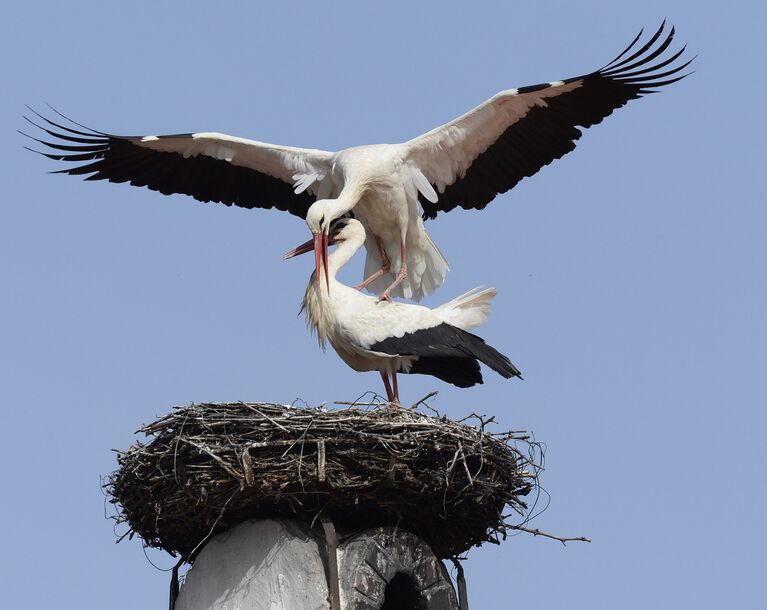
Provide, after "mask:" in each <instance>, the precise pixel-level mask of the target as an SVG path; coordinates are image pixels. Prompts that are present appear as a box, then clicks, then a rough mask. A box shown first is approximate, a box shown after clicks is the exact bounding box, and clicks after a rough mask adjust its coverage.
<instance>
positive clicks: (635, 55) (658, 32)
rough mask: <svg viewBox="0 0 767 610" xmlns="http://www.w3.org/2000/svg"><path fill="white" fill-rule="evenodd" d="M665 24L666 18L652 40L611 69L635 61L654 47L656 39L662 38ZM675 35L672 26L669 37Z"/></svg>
mask: <svg viewBox="0 0 767 610" xmlns="http://www.w3.org/2000/svg"><path fill="white" fill-rule="evenodd" d="M665 25H666V21H665V19H664V21H663V23H661V24H660V27H659V28H658V31H657V32H655V34H653V36H652V38H650V40H648V41H647V42H646V43H645V44H644V45H643V46H642V48H640V49H639V50H638V51H636V52H635V53H634V54H633V55H631V56H630V57H627V58H626V59H624V60H623V61H621V62H619V63H617V64H613V65H612V66H611V67H610V69H611V70H614V69H615V68H619V67H620V66H624V65H626V64H627V63H630V62H632V61H634V60H635V59H636V58H637V57H639V56H640V55H642V54H643V53H644V52H645V51H647V49H649V48H650V47H652V46H653V45H654V44H655V41H657V40H658V38H660V35H661V33H662V32H663V28H664V27H665ZM673 37H674V28H673V27H672V28H671V33H670V34H669V38H673Z"/></svg>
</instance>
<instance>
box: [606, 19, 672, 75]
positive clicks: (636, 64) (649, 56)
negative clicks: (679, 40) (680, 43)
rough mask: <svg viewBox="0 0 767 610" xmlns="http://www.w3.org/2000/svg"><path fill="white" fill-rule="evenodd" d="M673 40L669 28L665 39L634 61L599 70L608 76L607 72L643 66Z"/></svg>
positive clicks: (625, 70)
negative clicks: (606, 69)
mask: <svg viewBox="0 0 767 610" xmlns="http://www.w3.org/2000/svg"><path fill="white" fill-rule="evenodd" d="M673 40H674V29H673V28H672V29H671V33H670V34H669V35H668V36H667V37H666V38H665V40H664V41H663V42H662V43H661V44H660V45H658V47H657V48H656V49H654V50H653V52H652V53H648V54H647V55H645V56H644V57H640V58H639V60H638V61H636V62H634V63H630V64H628V65H622V66H620V67H618V68H611V69H610V70H609V71H606V72H605V71H600V73H601V74H602V75H604V76H608V75H609V74H613V73H615V72H619V73H624V72H628V71H630V70H633V69H634V68H638V67H640V66H643V65H644V64H646V63H648V62H650V61H652V60H653V59H655V58H656V57H658V56H659V55H660V54H661V53H663V51H665V50H666V49H667V48H668V47H669V45H671V43H672V41H673Z"/></svg>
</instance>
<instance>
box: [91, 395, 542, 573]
mask: <svg viewBox="0 0 767 610" xmlns="http://www.w3.org/2000/svg"><path fill="white" fill-rule="evenodd" d="M435 413H436V412H435ZM491 421H492V418H489V419H487V418H483V417H480V416H477V415H471V416H469V417H468V418H466V419H464V420H462V421H453V420H450V419H448V418H447V417H444V416H439V415H438V414H436V415H427V414H424V413H421V412H419V411H416V410H414V409H406V408H401V407H399V406H393V405H385V406H377V407H372V408H360V407H352V408H346V409H332V410H331V409H323V408H296V407H291V406H286V405H277V404H266V403H242V402H240V403H219V404H193V405H191V406H188V407H180V408H176V409H174V410H173V411H172V412H171V413H169V414H168V415H165V416H164V417H161V418H160V419H158V420H157V421H155V422H154V423H151V424H147V425H145V426H143V427H142V428H141V429H140V430H139V432H141V433H143V434H145V435H146V436H147V437H150V440H149V441H148V442H145V443H142V442H137V443H135V444H134V445H133V446H131V447H130V448H129V449H128V450H127V451H125V452H118V458H117V459H118V463H119V469H118V470H117V471H115V472H114V473H112V474H111V475H110V476H109V477H108V479H107V481H106V483H105V489H106V491H107V493H108V495H109V496H110V502H112V503H113V504H115V505H116V506H117V515H116V517H115V519H116V521H117V522H118V523H120V524H125V525H126V526H127V527H128V531H127V532H125V533H124V534H123V535H122V536H121V538H120V539H122V538H124V537H126V536H129V537H132V536H133V535H134V534H138V535H139V536H140V537H141V538H142V539H143V541H144V544H145V545H146V546H149V547H156V548H162V549H165V550H166V551H168V552H169V553H171V554H174V555H176V554H180V555H181V557H182V558H184V559H186V560H187V561H193V560H194V557H195V556H196V554H197V552H198V551H199V550H200V549H201V548H202V546H203V545H204V543H205V542H206V541H207V540H208V539H209V538H210V537H211V536H212V535H215V534H217V533H219V532H222V531H224V530H226V529H229V528H231V527H233V526H235V525H237V524H239V523H241V522H243V521H246V520H248V519H254V518H268V517H282V518H292V519H300V520H304V521H307V522H309V523H314V521H315V520H316V519H317V517H318V515H320V513H324V514H325V515H327V516H329V517H330V518H331V519H332V520H333V522H334V523H335V526H336V528H337V529H338V530H339V532H340V533H341V534H343V533H344V532H351V531H354V530H357V529H362V528H368V527H377V526H382V525H398V526H399V527H402V528H405V529H408V530H410V531H412V532H414V533H415V534H417V535H419V536H420V537H421V538H422V539H423V540H424V541H426V542H427V543H428V544H429V545H430V546H431V547H432V550H433V551H434V553H435V554H436V555H437V556H438V557H440V558H448V557H456V556H458V555H460V554H461V553H463V552H465V551H466V550H468V549H469V548H471V547H472V546H475V545H480V544H482V543H484V542H496V543H497V542H498V541H499V540H500V539H502V538H505V536H506V532H507V530H509V529H510V528H511V529H513V528H514V525H511V524H510V523H508V522H507V519H509V518H510V517H511V516H513V515H515V514H516V515H517V516H520V517H521V518H522V519H524V517H525V516H526V515H527V512H528V506H527V504H526V503H525V501H524V498H525V496H527V495H528V494H529V493H530V492H531V491H532V490H534V489H537V473H538V471H539V470H540V460H541V459H542V455H541V453H540V448H539V446H538V444H537V443H534V442H532V441H530V440H529V437H528V435H526V434H525V433H524V432H518V431H509V432H490V431H488V430H487V429H486V427H487V425H488V424H489V423H490V422H491Z"/></svg>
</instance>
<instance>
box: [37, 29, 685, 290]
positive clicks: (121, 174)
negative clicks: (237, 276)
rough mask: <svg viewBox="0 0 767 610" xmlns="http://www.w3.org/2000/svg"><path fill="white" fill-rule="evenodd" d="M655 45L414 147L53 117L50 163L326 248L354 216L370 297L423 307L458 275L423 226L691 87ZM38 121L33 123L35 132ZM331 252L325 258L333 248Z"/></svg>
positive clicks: (48, 125) (493, 104)
mask: <svg viewBox="0 0 767 610" xmlns="http://www.w3.org/2000/svg"><path fill="white" fill-rule="evenodd" d="M663 29H664V26H663V25H661V27H660V29H659V30H658V31H657V32H656V33H655V34H654V35H653V36H652V37H651V38H650V39H649V41H648V42H647V43H645V44H643V45H641V46H638V41H639V38H640V36H641V32H640V36H637V37H636V38H635V39H634V41H633V42H632V43H631V44H630V45H629V46H628V47H627V48H626V50H625V51H624V52H623V53H621V54H620V55H619V56H618V57H617V58H616V59H615V60H613V61H612V62H610V63H609V64H607V65H606V66H605V67H604V68H601V69H600V70H597V71H595V72H590V73H588V74H585V75H583V76H578V77H575V78H569V79H566V80H560V81H552V82H549V83H544V84H541V85H533V86H529V87H522V88H518V89H508V90H506V91H502V92H500V93H498V94H496V95H494V96H493V97H491V98H490V99H489V100H487V101H486V102H484V103H482V104H480V105H479V106H477V107H476V108H474V109H473V110H471V111H469V112H467V113H466V114H464V115H463V116H461V117H458V118H457V119H455V120H453V121H450V122H448V123H445V124H444V125H442V126H440V127H437V128H436V129H433V130H431V131H429V132H427V133H425V134H423V135H421V136H419V137H416V138H414V139H412V140H410V141H408V142H404V143H401V144H378V145H372V146H358V147H354V148H349V149H346V150H342V151H340V152H336V153H332V152H327V151H323V150H316V149H308V148H296V147H289V146H280V145H275V144H268V143H265V142H259V141H256V140H249V139H245V138H239V137H234V136H229V135H226V134H221V133H212V132H208V133H190V134H180V135H168V136H135V137H125V136H116V135H112V134H108V133H104V132H99V131H95V130H92V129H89V128H86V127H83V126H82V125H79V124H77V123H75V125H76V126H78V127H79V128H73V127H72V126H64V125H61V124H59V123H56V122H54V121H51V120H50V119H47V118H45V117H42V116H40V115H38V116H40V118H41V119H42V120H43V121H45V124H43V125H37V126H38V127H40V129H42V130H43V131H44V132H46V133H47V134H48V135H50V136H53V137H54V138H55V139H56V140H55V141H53V142H48V141H44V140H37V139H36V138H33V139H35V140H37V141H38V142H41V143H42V144H44V145H46V146H48V147H49V148H51V149H53V152H49V153H43V154H45V155H46V156H48V157H50V158H53V159H56V160H63V161H72V162H86V163H85V164H84V165H78V166H77V167H74V168H70V169H65V170H61V171H62V172H63V173H69V174H79V175H87V176H88V178H87V179H89V180H99V179H107V180H110V181H112V182H129V183H130V184H133V185H136V186H148V187H149V188H150V189H153V190H158V191H160V192H162V193H164V194H170V193H185V194H188V195H192V196H193V197H195V198H196V199H199V200H202V201H216V202H221V203H224V204H226V205H232V204H234V205H238V206H242V207H248V208H253V207H263V208H270V207H276V208H278V209H281V210H286V211H289V212H291V213H293V214H296V215H298V216H301V217H303V218H306V221H307V224H309V227H310V229H311V230H312V232H313V233H315V234H316V235H323V234H324V235H325V236H326V237H325V239H326V238H327V232H328V230H329V227H330V223H331V222H332V221H333V220H334V219H336V218H339V217H341V216H343V215H345V214H346V213H348V212H350V211H352V212H353V214H354V215H355V217H356V218H358V219H359V220H360V221H361V222H362V223H363V225H364V226H365V229H366V231H367V234H368V240H367V244H366V246H367V250H368V259H367V261H366V264H365V275H366V278H367V279H366V280H365V281H364V282H363V283H362V284H361V285H360V286H359V287H360V288H361V287H365V286H367V287H369V288H370V289H372V290H375V291H376V292H381V293H382V294H381V297H384V298H388V297H389V295H390V294H391V295H399V296H404V297H407V298H412V299H419V298H421V297H422V296H423V295H425V294H429V293H431V292H433V291H434V290H435V289H436V288H437V287H438V286H439V285H440V284H441V283H442V281H443V280H444V278H445V274H446V273H447V271H448V265H447V262H446V260H445V258H444V256H443V255H442V254H441V252H440V251H439V249H438V248H437V247H436V246H435V245H434V243H433V242H432V240H431V239H430V237H429V236H428V234H427V233H426V231H425V230H424V226H423V220H424V219H427V218H434V217H436V215H437V213H438V212H441V211H442V212H446V211H449V210H452V209H454V208H455V207H457V206H460V207H463V208H466V209H471V208H474V209H481V208H483V207H485V206H486V205H487V204H488V203H489V202H490V201H492V200H493V199H494V198H495V197H496V195H497V194H498V193H503V192H505V191H507V190H509V189H510V188H512V187H514V186H515V185H516V184H517V183H518V182H519V181H520V180H522V179H523V178H524V177H526V176H532V175H533V174H534V173H536V172H537V171H538V170H539V169H540V168H541V167H543V166H545V165H547V164H548V163H550V162H551V161H553V160H554V159H557V158H559V157H561V156H563V155H564V154H566V153H567V152H569V151H570V150H572V149H573V148H574V147H575V141H576V140H577V139H578V138H580V136H581V131H580V129H579V127H590V126H591V125H593V124H595V123H599V122H601V121H602V119H604V118H605V117H606V116H608V115H610V114H611V113H612V111H613V110H615V109H616V108H619V107H621V106H623V105H624V104H626V102H628V101H629V100H631V99H635V98H639V97H642V96H643V95H645V94H647V93H651V92H653V91H654V90H655V89H656V88H658V87H661V86H664V85H667V84H670V83H672V82H675V81H677V80H679V79H680V78H683V76H677V75H676V74H677V73H678V72H679V71H680V70H682V69H683V68H684V67H685V66H686V65H688V64H689V62H686V63H684V64H682V65H677V66H675V67H672V68H669V69H666V70H664V68H666V67H667V66H669V65H670V64H672V62H674V61H675V60H677V59H678V58H679V56H680V55H681V54H682V52H683V51H684V49H682V50H680V51H678V52H677V53H675V54H673V55H671V56H670V57H668V58H666V59H663V60H662V61H661V60H660V59H658V61H657V62H655V63H652V62H653V60H656V58H660V57H661V55H662V54H663V53H664V52H665V51H666V49H667V48H668V47H669V45H670V44H671V41H672V39H673V36H674V30H673V28H672V29H671V31H670V33H669V35H668V36H666V37H665V38H664V39H663V40H661V38H660V36H661V33H662V31H663ZM30 122H31V121H30ZM326 245H327V244H326V243H325V244H324V245H323V243H322V240H318V241H317V242H316V247H317V248H318V249H320V248H323V247H326Z"/></svg>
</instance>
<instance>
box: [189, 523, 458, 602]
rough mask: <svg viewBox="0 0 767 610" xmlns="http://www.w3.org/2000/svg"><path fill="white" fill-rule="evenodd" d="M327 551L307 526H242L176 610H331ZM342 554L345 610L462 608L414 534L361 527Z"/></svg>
mask: <svg viewBox="0 0 767 610" xmlns="http://www.w3.org/2000/svg"><path fill="white" fill-rule="evenodd" d="M324 552H325V545H324V541H323V540H322V539H321V538H318V537H317V536H316V535H315V534H314V533H313V532H311V531H310V530H309V528H308V527H307V526H306V525H304V524H303V523H299V522H294V521H288V520H258V521H249V522H246V523H243V524H241V525H239V526H237V527H235V528H233V529H231V530H229V531H227V532H225V533H223V534H219V535H218V536H216V537H214V538H213V539H211V540H210V542H208V544H207V545H206V546H205V548H204V549H203V550H202V552H201V553H200V555H199V556H198V557H197V559H196V561H195V563H194V566H193V567H192V569H191V570H190V571H189V572H188V573H187V575H186V579H185V582H184V584H183V586H182V587H181V592H180V594H179V597H178V599H177V601H176V606H175V610H331V608H330V602H329V601H328V581H327V577H326V570H325V560H324ZM337 559H338V572H339V584H340V601H341V610H381V609H383V610H395V609H396V610H458V604H457V602H456V598H455V593H454V591H453V587H452V584H451V583H450V578H449V576H448V574H447V571H446V570H445V568H444V566H443V565H442V562H440V561H439V560H438V559H437V558H436V557H435V556H434V554H433V553H432V552H431V549H430V548H429V547H428V545H426V544H425V543H424V542H423V541H421V540H420V539H419V538H418V537H417V536H415V535H413V534H411V533H410V532H407V531H405V530H401V529H399V530H398V529H396V528H393V527H382V528H376V529H372V530H365V531H362V532H359V533H357V534H355V535H354V536H351V537H349V538H347V539H343V540H341V542H340V544H339V545H338V551H337Z"/></svg>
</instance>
